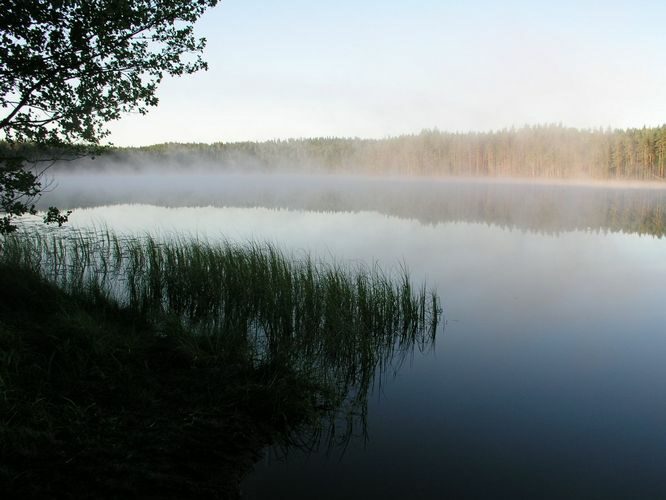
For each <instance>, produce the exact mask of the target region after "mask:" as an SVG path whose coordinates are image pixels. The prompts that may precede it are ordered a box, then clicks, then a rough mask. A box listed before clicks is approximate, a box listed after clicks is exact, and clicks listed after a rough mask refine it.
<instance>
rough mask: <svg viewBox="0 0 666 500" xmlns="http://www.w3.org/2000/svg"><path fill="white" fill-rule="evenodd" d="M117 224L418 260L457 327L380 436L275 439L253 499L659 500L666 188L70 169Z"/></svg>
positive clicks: (82, 223)
mask: <svg viewBox="0 0 666 500" xmlns="http://www.w3.org/2000/svg"><path fill="white" fill-rule="evenodd" d="M56 180H57V183H58V186H57V188H56V189H54V190H53V191H52V192H50V193H47V194H46V195H45V196H44V197H43V199H42V201H41V203H42V206H43V207H46V206H48V205H58V206H59V207H60V208H73V209H74V213H73V214H72V217H71V225H72V226H74V227H81V228H87V227H92V226H96V227H101V226H107V227H109V228H110V229H113V230H115V231H118V232H120V233H123V234H128V233H129V234H137V233H138V234H144V233H146V232H151V233H159V234H161V235H162V236H163V237H170V236H171V235H183V234H189V235H191V236H193V237H199V238H205V239H208V240H213V241H214V240H218V239H229V240H232V241H241V242H243V241H248V240H254V241H264V240H268V241H271V242H274V243H276V244H278V245H279V246H280V247H281V248H284V249H286V250H287V251H288V252H291V253H292V254H293V255H301V254H302V252H303V251H305V252H310V253H312V254H314V255H316V256H319V257H322V258H327V259H334V260H336V261H338V262H342V263H352V264H359V263H365V264H370V265H372V264H373V263H376V262H378V263H380V264H381V265H382V266H383V267H384V268H388V269H390V268H398V267H399V266H400V265H401V264H402V265H405V266H406V267H407V268H408V269H409V271H410V274H411V275H412V277H413V279H414V280H415V281H416V282H417V283H418V282H420V281H421V280H425V281H426V282H427V283H428V285H429V286H434V287H436V288H437V291H438V293H439V295H440V297H441V298H442V302H443V307H444V316H445V319H446V321H447V325H446V328H445V330H444V331H443V333H442V334H440V335H439V336H438V337H437V340H436V346H435V348H434V350H433V351H432V352H426V353H415V354H414V355H413V356H412V357H411V358H410V359H409V360H408V361H407V362H406V363H404V364H403V365H402V366H401V367H400V369H399V370H396V372H395V373H394V374H393V376H389V377H386V378H385V379H384V381H383V383H382V385H381V387H375V390H374V392H373V394H372V395H371V397H370V406H369V411H368V420H367V438H368V439H367V440H366V439H365V438H364V437H363V436H362V435H359V436H358V437H357V438H356V439H352V441H351V442H349V444H348V446H347V447H346V448H345V450H344V452H343V450H341V449H336V450H330V449H328V448H327V447H326V446H325V445H324V444H323V443H322V445H321V447H320V448H319V449H318V450H315V451H299V450H298V449H290V450H288V453H287V454H286V456H285V455H284V453H282V451H280V450H269V451H268V452H267V455H266V458H265V459H264V460H263V461H262V462H260V463H259V464H258V465H257V467H256V471H255V472H254V473H253V474H252V475H250V477H248V478H246V481H245V483H244V486H243V489H244V495H245V498H257V499H259V498H312V497H313V496H316V497H317V498H351V497H368V498H373V497H382V498H396V499H397V498H413V497H417V498H433V499H434V498H447V497H451V498H465V497H473V498H474V497H475V498H479V497H482V498H489V497H490V498H497V497H503V498H512V497H513V498H515V497H522V498H530V497H535V498H628V497H641V498H657V497H659V496H661V495H662V494H663V491H666V478H664V475H663V470H664V469H665V468H666V431H665V430H664V426H663V423H664V422H665V421H666V392H664V391H663V380H665V379H666V363H664V362H663V361H664V359H666V334H665V332H666V308H664V305H663V298H664V297H666V279H665V278H666V259H665V258H664V257H665V256H666V239H664V238H663V236H664V234H666V213H665V212H666V190H664V189H660V188H640V187H620V186H618V185H612V186H611V185H565V184H561V183H560V184H546V183H526V182H524V181H518V180H513V181H512V180H506V181H502V182H492V181H487V180H483V179H474V180H469V179H468V180H465V179H429V178H381V177H353V176H333V175H310V176H305V175H297V174H279V175H278V174H275V175H266V174H259V173H252V174H240V173H233V174H225V175H220V174H211V173H210V172H200V173H197V174H188V175H180V174H176V173H174V172H172V173H168V174H164V173H157V172H147V173H142V174H135V173H132V174H130V173H125V174H112V173H109V172H106V173H100V174H95V175H90V174H80V173H68V174H62V173H58V174H57V178H56Z"/></svg>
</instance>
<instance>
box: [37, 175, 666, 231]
mask: <svg viewBox="0 0 666 500" xmlns="http://www.w3.org/2000/svg"><path fill="white" fill-rule="evenodd" d="M56 180H57V184H58V186H57V188H56V189H54V190H53V191H52V192H50V193H48V194H47V195H45V196H44V198H43V200H42V201H41V207H42V208H45V207H47V206H49V205H58V206H60V207H71V208H77V207H92V206H99V205H109V204H118V203H144V204H153V205H159V206H170V207H180V206H217V207H223V206H226V207H267V208H286V209H295V210H308V211H353V212H358V211H376V212H380V213H383V214H387V215H393V216H397V217H400V218H409V219H416V220H419V221H420V222H423V223H432V224H434V223H441V222H479V223H486V224H493V225H498V226H501V227H506V228H517V229H522V230H529V231H537V232H545V233H560V232H564V231H572V230H593V231H611V232H627V233H637V234H649V235H654V236H658V237H662V236H664V235H665V234H666V189H663V188H650V187H647V188H639V187H633V188H626V189H623V188H620V187H609V186H600V185H596V186H591V185H564V184H560V185H549V184H538V183H537V184H534V183H533V184H524V183H523V184H521V183H518V182H506V181H504V182H498V181H493V182H485V181H479V180H476V181H464V180H433V179H429V180H423V179H404V178H402V179H390V178H370V177H360V176H359V177H349V176H347V177H345V176H321V175H310V176H303V175H258V174H245V175H241V174H235V175H234V174H228V175H210V174H201V175H176V174H150V173H146V174H122V175H121V174H118V175H115V174H114V175H110V174H97V175H76V174H71V175H61V176H60V177H59V178H57V179H56Z"/></svg>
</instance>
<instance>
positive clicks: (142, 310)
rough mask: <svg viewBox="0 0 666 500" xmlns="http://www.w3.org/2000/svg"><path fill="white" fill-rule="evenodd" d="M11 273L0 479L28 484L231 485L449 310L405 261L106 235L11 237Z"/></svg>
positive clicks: (62, 491) (357, 398) (0, 348)
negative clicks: (326, 260)
mask: <svg viewBox="0 0 666 500" xmlns="http://www.w3.org/2000/svg"><path fill="white" fill-rule="evenodd" d="M0 281H1V282H2V283H3V287H2V291H1V294H2V296H0V304H1V305H0V405H1V406H0V410H1V411H0V415H1V417H0V454H1V455H0V456H1V458H2V464H1V468H0V478H1V480H2V483H3V484H2V486H3V487H4V488H5V489H7V490H8V491H11V492H12V493H16V494H23V495H29V496H33V497H34V496H38V497H39V496H43V497H49V496H56V495H57V496H67V495H70V496H73V497H76V496H90V495H92V496H95V497H122V496H128V495H129V496H132V495H137V494H139V495H143V496H146V495H152V496H154V497H183V496H191V495H196V496H199V497H206V496H211V497H219V496H220V495H221V496H223V497H224V496H226V497H234V496H235V495H236V494H237V493H238V482H239V480H240V478H241V477H242V476H243V474H244V473H246V472H247V471H248V470H249V469H250V468H251V466H252V464H253V462H254V461H255V459H256V458H257V454H258V453H259V451H260V450H261V448H262V447H263V446H265V445H266V444H268V443H271V442H274V441H276V440H281V441H283V442H288V440H289V438H290V436H292V435H293V431H294V430H295V429H299V428H303V426H307V425H316V424H317V423H318V422H320V421H321V419H322V418H323V417H325V416H326V415H329V416H330V415H331V414H334V413H336V411H335V410H336V409H337V410H338V412H339V411H340V409H341V408H343V411H349V412H350V414H352V413H356V414H359V413H360V414H363V412H364V408H365V398H366V397H367V393H368V390H369V388H370V387H371V386H372V383H373V381H374V377H375V376H376V374H377V373H378V372H381V369H382V367H386V366H389V365H391V364H393V363H396V362H399V361H400V359H401V358H402V355H404V354H405V353H407V352H409V351H410V350H411V349H413V348H414V347H415V346H420V347H423V346H426V345H429V344H430V342H432V339H433V336H434V332H435V331H436V328H437V319H438V316H439V304H438V300H437V297H436V296H433V295H430V294H427V293H426V292H425V290H423V289H419V290H416V291H415V290H414V289H413V287H412V285H411V284H410V282H409V279H408V277H407V276H406V275H405V274H404V273H403V274H402V275H400V276H397V277H391V276H386V275H384V274H383V273H381V272H380V271H379V270H377V269H372V270H367V269H362V268H358V269H354V270H349V269H343V268H342V267H340V266H330V265H324V264H321V263H314V262H312V261H311V260H310V259H307V258H305V259H302V260H296V259H293V258H285V256H284V255H282V254H281V253H280V252H279V251H277V250H276V249H275V248H272V247H270V246H259V245H251V246H234V245H212V244H208V243H202V242H194V241H175V242H174V241H171V242H168V243H164V242H159V241H156V240H154V239H151V238H138V239H137V238H132V239H121V238H118V237H116V236H115V235H112V234H110V233H104V234H102V235H99V234H97V235H92V234H83V233H71V232H70V233H67V234H63V233H57V234H55V235H50V236H48V235H44V234H41V233H28V234H19V235H16V236H12V237H10V238H5V239H4V240H3V241H2V248H1V251H0Z"/></svg>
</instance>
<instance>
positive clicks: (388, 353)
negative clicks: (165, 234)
mask: <svg viewBox="0 0 666 500" xmlns="http://www.w3.org/2000/svg"><path fill="white" fill-rule="evenodd" d="M0 262H2V263H5V264H7V265H10V266H16V267H22V268H27V269H30V270H32V271H34V272H35V273H37V274H39V275H40V276H43V277H45V278H46V279H48V280H49V281H50V282H51V283H53V284H55V285H56V286H58V287H59V288H60V289H62V290H64V291H65V292H68V293H75V294H79V295H81V294H83V295H86V296H89V297H104V298H105V299H106V300H112V301H113V302H115V303H117V304H118V305H119V306H121V307H127V308H128V309H130V310H132V311H135V312H137V313H138V314H141V315H142V316H144V317H146V318H149V319H150V320H151V321H153V322H155V323H157V324H162V325H171V328H172V329H173V328H174V326H176V327H177V328H178V329H186V330H187V331H188V332H191V333H194V334H197V335H203V336H207V337H209V338H210V339H212V340H213V341H215V342H218V343H219V345H220V348H232V347H233V349H235V350H236V351H239V350H241V351H243V354H244V355H245V356H247V357H248V358H250V359H252V360H253V362H255V363H256V364H275V363H291V364H292V365H293V366H298V365H308V366H309V367H312V366H317V367H319V368H322V367H324V366H325V367H326V368H327V369H330V370H332V371H333V372H340V371H343V372H345V373H346V376H347V377H349V378H350V382H351V383H357V382H359V380H358V378H357V377H356V376H355V375H353V374H355V373H358V372H359V369H358V367H359V366H361V367H364V368H367V370H370V369H374V367H375V366H376V365H377V364H378V363H382V362H384V361H387V360H388V359H389V358H392V357H394V355H395V354H396V350H398V351H400V350H403V349H412V348H414V347H425V346H427V345H428V344H430V343H431V342H432V340H433V338H434V335H435V332H436V331H437V325H438V321H439V317H440V314H441V307H440V303H439V299H438V297H437V295H436V294H434V293H428V292H427V290H426V289H425V287H421V288H418V289H415V288H414V286H413V285H412V283H411V282H410V279H409V276H408V273H407V271H406V269H401V271H400V273H399V275H398V276H391V275H388V274H386V273H384V272H383V271H382V270H381V269H379V268H378V267H377V266H375V267H372V268H367V267H363V266H357V267H355V268H346V267H343V266H341V265H339V264H327V263H324V262H314V261H313V259H312V258H310V257H309V256H305V257H302V258H300V259H297V258H293V257H287V256H285V255H284V254H283V253H282V252H281V251H280V250H279V249H277V248H276V247H275V246H273V245H270V244H258V243H249V244H232V243H222V244H215V243H210V242H207V241H201V240H196V239H169V240H158V239H156V238H154V237H151V236H143V237H121V236H118V235H116V234H114V233H112V232H110V231H102V232H97V233H88V232H83V231H70V232H67V233H52V234H45V233H43V232H38V231H37V232H26V233H22V234H17V235H15V236H14V235H13V236H10V237H8V238H5V239H4V241H3V242H2V249H1V251H0ZM165 333H168V332H165ZM367 370H360V372H365V371H367ZM350 374H351V375H350Z"/></svg>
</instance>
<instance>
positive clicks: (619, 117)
mask: <svg viewBox="0 0 666 500" xmlns="http://www.w3.org/2000/svg"><path fill="white" fill-rule="evenodd" d="M665 26H666V2H665V1H664V0H642V1H641V0H634V1H627V0H615V1H613V0H604V1H602V0H578V1H571V0H563V1H559V2H552V3H551V2H548V3H546V2H536V1H531V2H529V1H517V0H516V1H488V0H467V1H465V2H462V1H458V2H452V1H439V2H436V1H432V0H411V1H404V0H403V1H395V0H383V1H368V0H357V1H350V0H339V1H336V2H326V3H324V2H315V1H312V0H311V1H305V0H282V1H280V2H269V1H267V0H263V1H260V0H225V1H222V3H221V4H220V5H218V6H217V7H216V8H215V9H213V10H211V11H209V12H208V13H207V14H206V15H205V16H204V18H202V20H201V21H200V22H199V23H198V25H197V32H198V34H199V35H201V36H205V37H206V38H207V39H208V46H207V48H206V51H205V58H206V60H207V61H208V62H209V66H210V69H209V71H208V72H205V73H204V72H202V73H197V74H195V75H191V76H188V77H184V78H178V79H171V78H169V79H166V80H165V81H164V82H163V83H162V86H161V87H160V90H159V96H160V104H159V107H158V108H155V109H153V110H151V112H150V113H149V114H148V115H147V116H138V115H129V116H126V117H125V118H123V119H122V120H121V121H119V122H116V123H114V124H113V125H112V126H111V130H112V136H111V141H113V142H114V143H115V144H118V145H141V144H151V143H156V142H165V141H182V142H215V141H225V142H226V141H238V140H264V139H274V138H287V137H314V136H360V137H385V136H389V135H397V134H401V133H411V132H419V131H420V130H421V129H423V128H433V127H437V128H439V129H440V130H448V131H467V130H489V129H498V128H503V127H510V126H513V125H515V126H521V125H524V124H536V123H552V122H562V123H563V124H565V125H571V126H576V127H598V126H603V127H606V126H612V127H640V126H643V125H648V126H651V125H660V124H662V123H666V29H665V28H664V27H665Z"/></svg>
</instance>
